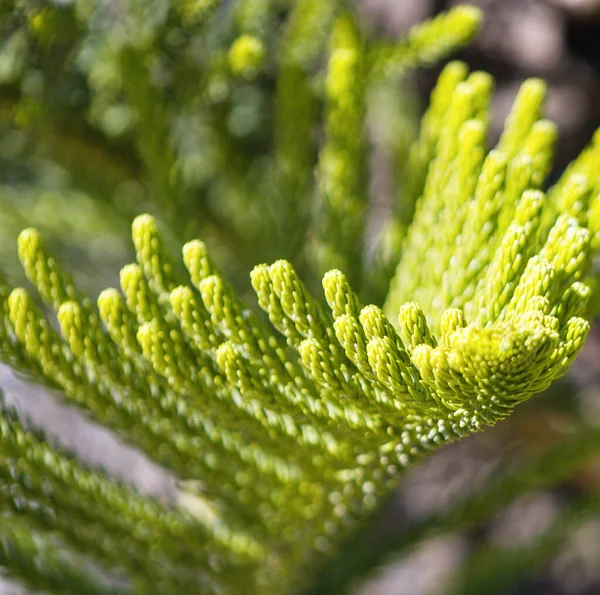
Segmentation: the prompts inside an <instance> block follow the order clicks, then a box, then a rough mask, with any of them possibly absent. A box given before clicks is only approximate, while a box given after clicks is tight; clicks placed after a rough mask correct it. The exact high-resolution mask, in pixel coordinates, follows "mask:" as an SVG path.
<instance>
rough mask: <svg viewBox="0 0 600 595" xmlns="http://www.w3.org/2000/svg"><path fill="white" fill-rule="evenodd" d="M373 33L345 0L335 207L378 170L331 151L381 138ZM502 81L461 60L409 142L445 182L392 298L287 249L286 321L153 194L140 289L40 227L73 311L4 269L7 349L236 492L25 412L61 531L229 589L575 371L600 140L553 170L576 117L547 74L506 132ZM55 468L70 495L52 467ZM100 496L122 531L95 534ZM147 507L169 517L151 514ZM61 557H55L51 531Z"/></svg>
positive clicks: (33, 243)
mask: <svg viewBox="0 0 600 595" xmlns="http://www.w3.org/2000/svg"><path fill="white" fill-rule="evenodd" d="M354 33H355V30H354V29H353V24H352V23H351V22H349V21H347V20H345V19H344V18H342V19H341V20H340V21H338V24H337V26H336V36H335V37H334V41H333V52H332V56H331V60H330V64H329V73H330V75H331V77H332V78H331V79H330V80H329V82H328V85H329V89H328V93H329V95H328V101H329V107H328V109H329V112H328V113H329V121H328V125H327V126H328V128H327V131H326V132H327V141H326V146H325V147H324V149H323V152H322V154H321V159H320V164H319V176H320V182H321V189H322V190H323V191H324V196H325V199H326V201H328V208H330V209H331V213H335V212H337V211H336V209H337V208H338V206H339V205H340V204H341V203H340V201H341V200H342V198H343V197H347V198H348V200H353V199H354V198H357V197H358V194H356V195H353V194H352V193H353V192H354V191H355V190H356V189H357V188H359V186H360V185H359V184H358V182H359V180H358V179H357V178H355V177H353V176H354V173H352V175H350V174H349V173H348V172H347V171H342V170H340V171H338V170H337V169H335V168H333V169H331V170H329V169H327V167H325V165H326V164H327V160H329V159H330V158H331V159H333V160H334V161H335V163H337V164H340V163H341V164H342V165H343V166H344V167H350V166H352V164H355V163H356V162H357V159H358V155H359V153H360V151H359V148H358V147H357V146H355V145H354V142H355V139H354V138H351V137H350V136H348V135H349V133H350V132H352V131H356V125H357V124H358V123H359V122H361V121H362V120H361V117H359V116H358V115H357V114H358V113H359V112H360V110H362V91H363V89H362V87H361V84H362V83H359V82H357V81H359V80H360V77H362V76H363V74H364V73H362V70H361V69H362V68H363V66H364V65H360V64H359V62H358V50H357V48H356V47H355V45H354V44H355V42H356V38H355V37H354ZM491 87H492V81H491V79H490V77H489V76H487V75H485V74H483V73H473V74H471V75H468V73H467V71H466V68H465V67H464V66H463V65H461V64H456V63H455V64H451V65H449V66H448V67H447V69H446V70H445V71H444V72H443V73H442V76H441V78H440V83H439V87H438V89H436V91H434V95H433V101H432V106H431V108H430V110H429V112H428V113H427V114H426V116H425V118H424V120H423V125H422V129H421V135H420V137H419V139H418V140H417V141H416V143H415V145H414V147H413V150H412V152H411V155H413V157H414V158H415V159H418V160H420V162H422V163H423V164H425V165H426V168H425V179H424V180H423V192H422V196H421V197H420V199H419V201H418V204H417V209H416V213H415V217H414V221H413V223H412V225H411V226H410V228H409V231H408V233H407V235H406V237H405V240H404V244H403V247H402V252H401V254H400V256H399V264H398V268H397V272H396V275H395V277H394V279H393V280H392V283H391V287H390V291H389V294H388V297H387V301H386V303H385V305H384V306H383V308H380V307H379V306H377V305H374V304H362V303H361V300H360V299H359V297H358V295H357V293H355V292H354V290H353V288H352V283H351V282H349V280H348V279H347V277H346V276H345V274H344V272H342V271H340V270H331V271H329V272H328V273H326V274H325V276H324V278H323V290H324V296H323V297H324V299H322V298H321V296H318V297H317V296H313V295H311V293H310V292H309V290H308V288H307V286H306V285H305V284H304V283H303V282H302V279H301V278H300V276H299V274H298V273H297V272H296V271H295V270H294V268H293V266H292V265H291V264H290V263H289V262H287V261H284V260H279V261H276V262H275V263H273V264H271V265H267V264H261V265H259V266H257V267H256V268H255V269H254V270H253V271H252V273H251V284H252V287H253V289H254V291H255V292H256V295H257V298H258V304H259V306H260V307H261V308H262V309H263V310H264V311H265V312H266V314H267V315H268V319H269V320H270V322H271V325H272V327H274V328H272V327H271V326H268V325H266V324H263V322H262V321H261V319H260V318H259V316H257V315H256V313H254V312H252V311H251V310H250V309H249V308H248V307H247V306H246V305H245V304H244V303H243V302H242V301H241V300H240V298H239V297H238V296H237V295H236V292H235V291H234V289H233V287H232V286H231V285H230V284H229V282H228V281H227V280H226V279H225V278H224V276H223V274H222V273H221V272H220V271H219V268H218V267H217V265H216V264H215V262H214V261H213V260H212V258H211V257H210V255H209V252H208V249H207V247H206V245H205V244H204V243H203V242H201V241H200V240H194V241H191V242H189V243H187V244H186V245H185V246H184V247H183V250H182V256H183V262H184V264H185V267H186V268H187V271H188V273H189V281H187V282H186V281H185V280H184V279H179V278H178V277H177V275H176V273H175V267H174V266H173V263H172V262H171V260H170V258H169V256H168V253H167V250H166V248H165V246H164V243H163V240H162V238H161V235H160V233H159V231H158V226H157V224H156V222H155V221H154V219H153V218H152V217H150V216H149V215H142V216H140V217H138V218H137V219H136V220H135V221H134V223H133V234H132V235H133V243H134V246H135V252H136V262H135V263H132V264H128V265H126V266H125V267H124V268H123V269H122V271H121V276H120V283H121V290H120V291H119V290H117V289H107V290H105V291H103V292H102V293H101V295H100V297H99V298H98V304H97V308H96V306H95V305H94V304H93V303H92V302H91V301H90V300H89V299H88V298H86V297H85V295H83V293H82V292H81V291H79V290H78V289H77V288H76V287H75V285H74V283H73V281H72V280H71V278H70V276H69V275H68V274H67V273H66V272H65V271H64V270H63V268H62V266H61V265H60V263H59V262H58V261H57V260H56V259H54V258H53V257H51V256H50V255H49V254H48V253H47V251H46V249H45V248H44V246H43V243H42V241H41V238H40V236H39V234H38V233H37V232H35V231H34V230H26V231H24V232H23V233H22V234H21V237H20V238H19V256H20V258H21V261H22V263H23V267H24V269H25V272H26V273H27V275H28V277H29V279H30V281H31V282H32V284H33V285H34V286H35V287H36V288H37V290H38V292H39V294H40V295H41V297H42V299H43V301H44V303H45V304H46V306H47V308H49V309H51V310H53V311H54V312H55V313H56V316H57V319H58V323H59V326H60V333H61V334H59V333H58V332H57V331H55V330H54V328H53V327H52V325H51V324H50V323H49V321H48V320H47V319H46V317H45V315H44V313H43V312H42V311H40V310H39V309H38V308H37V307H36V306H35V304H34V301H33V299H32V297H31V296H30V295H29V294H28V292H27V291H26V290H25V289H23V288H16V289H12V290H11V289H10V288H9V287H8V285H7V284H6V283H5V282H4V280H2V279H0V300H1V302H0V313H1V316H2V317H1V319H0V323H1V324H0V358H1V359H2V361H5V362H8V363H10V364H13V365H18V366H21V367H22V368H23V369H26V370H28V371H30V372H31V373H33V374H34V375H35V376H36V377H38V378H43V379H44V380H45V381H46V382H47V383H48V384H49V385H51V386H52V387H54V388H59V389H60V390H62V392H63V394H64V398H65V400H67V401H68V402H72V403H74V404H76V405H77V406H79V407H81V408H82V409H84V410H85V411H87V412H89V413H90V415H92V416H93V417H94V418H95V419H97V420H98V421H100V422H102V423H103V424H105V425H107V426H108V427H110V428H112V429H113V430H115V431H117V432H118V433H119V435H120V436H121V437H122V438H123V439H124V440H127V441H129V442H130V443H132V444H135V445H137V446H140V447H142V448H143V449H144V450H145V451H146V452H147V453H148V455H149V456H151V457H153V458H154V459H155V460H156V461H157V462H158V463H160V464H162V465H164V466H165V467H167V468H168V469H169V470H171V471H172V472H173V473H174V474H176V475H177V476H178V477H179V478H180V479H183V480H188V481H187V482H184V485H194V484H193V482H194V481H195V480H199V481H200V482H201V486H202V488H201V489H199V490H198V494H197V496H198V497H199V498H202V497H203V494H204V495H205V496H206V498H208V499H210V503H211V505H212V504H214V507H212V508H211V514H210V515H204V516H202V515H198V518H197V519H194V518H190V516H189V515H188V514H185V513H183V512H181V511H173V510H169V509H168V508H167V507H165V506H163V505H161V504H158V503H155V502H153V501H150V502H151V504H148V505H146V504H144V503H143V502H145V500H143V499H142V502H140V501H139V499H138V496H137V495H135V494H133V493H132V494H131V495H129V492H127V491H126V490H125V488H122V486H111V484H110V483H109V482H108V481H107V480H106V478H104V477H103V476H102V475H101V474H95V473H92V472H88V471H87V470H81V469H79V468H78V467H77V466H76V464H75V463H73V462H72V461H71V460H70V459H69V458H68V457H67V456H66V455H63V454H62V453H54V452H53V451H52V450H51V449H50V447H49V446H47V445H46V444H45V443H44V442H43V441H42V440H38V439H36V438H34V437H33V436H32V435H31V434H29V433H27V432H26V431H25V430H23V429H22V428H21V427H20V426H19V425H18V422H16V421H15V420H14V419H13V417H10V416H8V414H3V416H1V417H0V436H1V438H2V444H3V448H5V449H6V452H9V451H10V454H11V456H12V457H14V458H18V457H19V452H20V450H19V449H20V446H19V445H20V444H26V446H27V450H26V453H27V455H26V457H25V458H24V462H23V468H22V469H21V470H20V473H21V474H20V475H18V476H17V479H16V480H15V481H16V485H17V486H18V490H20V491H19V493H18V494H17V495H16V496H15V497H14V498H20V497H23V498H31V499H34V500H37V499H39V500H40V501H41V502H42V504H44V506H47V507H50V504H51V502H50V499H51V498H55V503H56V506H57V507H59V508H60V511H63V512H64V514H65V515H68V516H69V519H70V521H71V522H70V523H65V521H64V518H65V517H61V516H59V515H58V516H56V517H53V522H52V523H51V524H50V526H44V525H43V523H44V522H45V521H44V519H45V517H43V515H42V513H40V512H39V511H37V510H34V508H32V509H31V510H29V509H28V513H27V514H28V515H29V516H30V517H31V518H32V519H33V521H34V522H35V523H37V524H36V525H35V527H36V530H39V531H46V529H49V530H56V531H58V532H60V534H61V537H62V539H63V540H64V541H65V543H66V544H67V546H68V547H70V548H72V549H77V548H78V547H85V548H86V549H87V551H88V552H89V554H90V555H91V556H93V557H95V558H97V559H98V560H99V561H100V562H102V563H105V564H107V565H111V564H113V563H114V564H115V565H118V562H119V560H121V559H123V560H126V564H127V565H128V566H127V568H125V570H126V571H127V572H129V573H130V574H131V575H132V576H136V573H139V572H141V573H142V574H143V575H144V576H145V577H146V579H145V581H144V582H143V583H140V585H137V584H135V583H134V587H135V588H138V590H137V591H136V592H139V593H152V592H156V593H165V592H169V589H171V591H170V592H184V591H182V590H181V589H190V588H192V587H193V588H203V587H204V582H203V581H205V580H206V579H207V577H208V578H210V580H211V584H213V585H216V586H218V589H221V591H220V592H230V593H236V592H240V591H239V590H237V591H236V589H239V588H240V585H245V586H247V585H250V584H251V585H253V588H254V587H256V589H267V588H269V586H273V585H277V586H280V585H281V584H282V583H285V584H286V585H289V584H292V583H291V582H286V581H294V580H295V578H294V577H296V576H297V575H294V577H293V576H292V574H290V575H289V576H288V575H286V571H287V572H290V573H291V571H294V573H295V572H297V571H298V569H299V568H300V567H302V565H304V564H306V563H307V562H309V561H311V555H313V556H314V555H315V552H319V553H320V552H329V551H332V550H333V549H334V547H335V546H336V544H337V543H339V540H340V539H342V538H343V537H344V536H345V535H346V534H347V532H348V531H350V530H351V529H352V528H353V527H355V526H356V525H357V523H358V522H359V520H360V519H361V518H362V517H363V516H364V514H365V511H366V510H372V509H373V508H374V507H375V506H376V505H377V504H378V503H379V502H380V500H381V497H382V496H383V495H384V494H385V493H387V491H388V490H389V489H390V488H391V487H392V486H394V485H395V482H396V481H397V477H398V475H399V473H400V472H401V470H402V469H403V468H404V467H406V465H408V464H409V463H411V462H412V461H414V460H416V459H418V457H420V456H421V455H422V454H423V453H425V452H427V451H429V450H431V449H434V448H436V447H438V446H439V445H440V444H443V443H445V442H449V441H452V440H455V439H458V438H460V437H462V436H465V435H467V434H469V433H471V432H474V431H477V430H480V429H481V428H483V427H484V426H486V425H490V424H494V423H496V422H497V421H498V420H500V419H502V418H504V417H505V416H507V415H508V414H509V413H510V412H511V411H512V409H513V408H514V407H515V405H517V404H519V403H521V402H523V401H525V400H527V399H529V398H530V397H531V396H532V395H534V394H535V393H538V392H540V391H542V390H543V389H545V388H546V387H547V386H548V385H549V384H550V383H551V382H552V381H553V380H554V379H556V378H557V377H559V376H560V375H562V374H564V372H565V371H566V369H567V368H568V366H569V364H570V363H571V362H572V360H573V358H574V357H575V356H576V355H577V353H578V352H579V350H580V349H581V347H582V345H583V341H584V340H585V337H586V335H587V332H588V330H589V325H588V322H587V321H586V320H585V319H584V314H585V310H586V304H587V301H588V299H589V297H590V293H591V292H590V289H589V288H588V285H587V283H586V278H587V275H588V273H589V268H590V263H591V260H592V257H593V255H594V253H595V250H596V249H597V247H598V244H599V240H598V238H599V236H600V216H599V213H600V207H599V203H600V173H599V172H600V144H599V143H598V138H596V140H595V143H594V144H592V146H591V147H590V148H589V149H588V150H587V151H586V152H584V153H583V154H582V156H581V157H580V158H579V159H578V160H577V161H576V162H575V163H574V164H573V165H572V166H571V167H570V168H568V169H567V171H566V172H565V174H564V175H563V177H562V178H561V179H560V180H559V182H558V183H557V184H556V185H555V186H554V187H553V188H551V189H550V190H549V191H548V192H544V191H543V190H542V189H541V188H542V187H543V182H544V179H545V176H546V175H547V173H548V171H549V168H550V160H551V154H552V146H553V143H554V140H555V130H554V126H553V125H551V124H549V123H548V122H546V121H544V120H542V119H540V114H541V107H542V101H543V95H544V89H543V85H542V84H541V83H540V82H539V81H530V82H528V83H526V84H525V85H524V87H523V89H522V91H521V93H520V94H519V96H518V98H517V100H516V102H515V106H514V108H513V111H512V113H511V115H510V117H509V119H508V122H507V126H506V130H505V133H504V134H503V135H502V137H501V139H500V141H499V143H498V146H497V147H495V148H493V149H492V150H491V151H488V149H487V147H486V145H485V138H486V126H487V119H488V115H487V112H488V107H487V106H488V103H489V96H490V92H491ZM355 116H356V119H354V117H355ZM342 121H343V122H342ZM342 123H344V126H342ZM346 124H347V125H348V126H349V128H345V125H346ZM336 167H337V165H336ZM340 172H341V173H343V174H344V175H343V176H341V174H340ZM338 174H340V176H338ZM342 187H343V192H341V193H340V194H339V195H338V194H337V193H338V191H339V189H340V188H342ZM357 200H358V198H357ZM359 202H360V201H359V200H358V202H357V203H356V204H359ZM357 208H358V207H357ZM361 208H362V207H361ZM336 216H337V215H336ZM321 239H322V238H321ZM348 239H349V236H345V240H348ZM322 245H324V244H322ZM336 245H337V246H338V247H339V246H341V245H343V244H342V243H339V242H336ZM342 256H343V255H342ZM61 335H62V337H61ZM7 420H9V421H7ZM3 460H4V459H3ZM7 461H8V459H7ZM11 464H12V463H10V462H4V463H0V474H4V475H5V476H7V477H8V476H9V475H10V473H11V469H12V468H11ZM36 473H41V474H43V475H44V476H48V478H49V479H48V482H49V484H50V485H51V486H52V489H53V492H52V496H49V495H48V494H46V493H45V491H44V489H45V488H44V486H42V485H41V484H40V483H39V482H37V483H36V482H33V483H31V481H30V477H35V475H36ZM70 487H71V489H73V490H74V491H72V492H70V491H69V488H70ZM0 496H1V497H2V498H4V499H5V500H6V503H7V506H12V507H13V508H16V507H17V503H16V500H15V499H14V498H12V496H8V495H7V494H6V493H4V492H3V493H2V494H1V495H0ZM97 500H99V501H100V502H101V506H100V508H98V507H97V506H96V503H97ZM11 502H12V504H11ZM73 510H75V512H73ZM112 513H114V515H113V514H112ZM87 515H91V516H90V518H92V519H93V520H94V522H97V523H98V524H99V525H100V526H101V527H102V532H103V535H105V539H104V540H97V542H96V540H94V539H93V535H94V533H93V531H92V530H91V529H90V528H89V526H88V525H87V524H86V516H87ZM113 517H114V518H113ZM144 523H150V525H151V527H150V528H151V531H150V532H148V533H144V532H142V535H140V536H137V533H136V532H137V531H141V529H140V527H143V526H144ZM1 532H2V528H1V527H0V534H1ZM10 538H11V539H12V540H13V541H14V542H15V543H17V540H18V539H20V536H19V535H17V534H16V533H15V534H14V535H12V536H11V537H10ZM155 542H156V544H155V545H156V548H158V549H156V550H154V549H153V544H154V543H155ZM18 543H19V544H20V545H19V547H21V548H27V547H30V546H29V545H28V544H27V543H26V542H25V541H22V540H21V541H19V542H18ZM184 546H185V547H184ZM167 550H168V551H167ZM209 552H212V553H209ZM311 552H312V554H311ZM0 553H1V552H0ZM163 554H164V556H165V558H166V559H167V560H168V563H167V564H166V565H164V566H163V565H161V564H159V563H158V562H156V560H157V556H160V555H163ZM316 555H320V554H316ZM45 559H48V560H49V563H50V562H52V564H54V562H53V561H52V560H53V558H51V552H48V553H47V558H45ZM56 563H57V564H58V563H60V560H59V561H57V562H56ZM123 564H125V562H123ZM51 570H52V568H51V567H48V572H50V571H51ZM71 570H72V569H68V568H67V571H69V572H70V571H71ZM144 589H145V590H144ZM152 589H154V591H153V590H152ZM178 589H179V591H178ZM215 589H217V587H215ZM186 592H189V591H186ZM202 592H204V591H202ZM207 592H209V591H207ZM260 592H262V591H260Z"/></svg>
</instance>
